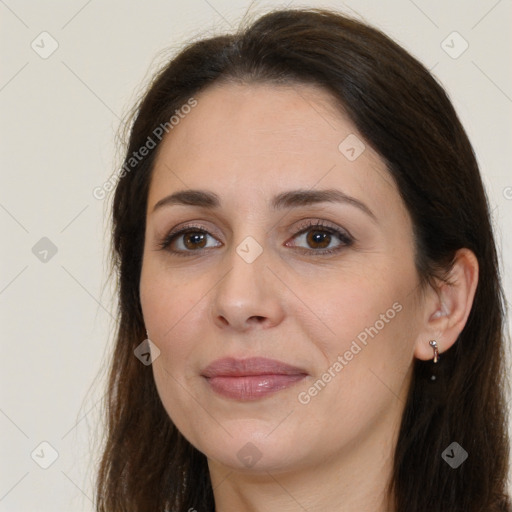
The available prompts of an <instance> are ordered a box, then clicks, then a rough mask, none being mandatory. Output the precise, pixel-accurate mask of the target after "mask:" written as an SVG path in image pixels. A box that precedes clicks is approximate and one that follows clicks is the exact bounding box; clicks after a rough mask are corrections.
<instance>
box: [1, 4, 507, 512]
mask: <svg viewBox="0 0 512 512" xmlns="http://www.w3.org/2000/svg"><path fill="white" fill-rule="evenodd" d="M250 3H251V2H249V1H247V0H241V1H237V2H234V1H233V0H151V1H144V2H143V1H135V2H127V1H121V0H101V1H100V0H89V1H87V0H73V1H60V2H59V1H55V0H52V1H50V0H47V1H45V2H28V1H15V0H5V1H2V2H0V20H1V27H2V28H1V31H0V40H1V45H0V54H1V67H0V120H1V121H0V126H1V133H0V148H1V154H0V165H1V188H0V226H1V229H2V251H1V270H0V308H1V309H0V311H1V322H2V324H1V325H2V355H3V357H1V358H0V371H1V383H2V387H1V394H0V432H1V434H2V436H1V438H2V441H1V450H2V451H1V458H2V469H1V479H0V511H17V512H20V511H34V510H38V511H41V512H42V511H51V512H60V511H62V512H64V511H66V512H67V511H70V510H73V511H92V510H93V504H92V500H93V480H94V469H95V465H96V463H97V459H98V457H99V453H98V452H97V450H96V449H95V446H94V443H93V441H94V439H95V438H96V439H98V438H100V437H101V428H100V424H99V412H100V407H99V405H100V401H101V398H102V396H103V393H104V385H105V382H104V372H101V371H100V370H101V368H102V365H104V363H105V358H106V357H107V355H108V352H109V350H110V346H111V342H112V335H111V333H112V331H113V328H114V325H115V301H114V299H113V296H112V295H113V293H112V287H111V286H110V284H108V282H107V272H108V265H107V255H106V252H107V250H108V215H107V206H108V204H109V203H107V202H106V200H99V199H96V198H95V197H94V196H93V190H94V188H95V187H97V186H101V185H102V184H103V183H104V182H105V181H106V180H108V178H109V176H110V175H111V174H112V173H113V172H114V171H116V170H117V168H118V167H117V166H118V164H119V154H118V152H116V146H115V134H116V133H117V132H118V131H119V126H120V120H121V119H122V118H123V116H125V115H126V114H127V112H128V111H129V109H130V108H131V107H132V105H133V104H134V101H135V100H136V99H137V94H138V93H139V92H140V91H141V90H142V86H143V84H144V83H145V82H146V80H147V79H148V77H149V76H150V74H149V73H150V72H151V71H154V70H155V69H156V66H157V65H158V64H159V63H160V62H162V59H163V56H165V55H168V54H169V51H170V52H173V51H176V50H178V49H179V47H180V45H182V44H183V43H184V42H185V41H186V40H188V39H189V38H190V37H192V36H194V37H195V36H199V35H200V34H211V33H212V32H214V31H218V30H229V29H231V28H234V27H235V26H236V25H237V22H238V21H239V20H240V19H241V17H242V16H243V14H244V13H245V12H246V10H247V8H248V7H249V5H250ZM284 5H285V3H279V2H258V3H256V4H255V5H253V6H252V8H251V12H252V13H254V14H258V13H262V12H264V11H265V10H267V9H268V8H269V7H270V6H273V7H278V6H281V7H283V6H284ZM288 5H292V6H299V5H307V6H312V7H335V8H338V9H339V10H341V11H342V12H346V13H349V14H354V15H357V16H358V17H360V18H362V19H364V20H366V21H368V22H369V23H371V24H373V25H375V26H377V27H378V28H380V29H382V30H384V32H386V33H387V34H389V35H390V36H391V37H393V38H394V39H395V40H396V41H397V42H399V43H400V44H402V45H403V46H404V47H405V48H406V49H407V50H409V51H410V52H411V53H412V54H413V55H414V56H416V57H417V58H418V59H419V60H420V61H421V62H423V63H424V64H425V65H426V66H427V67H428V68H429V69H431V70H433V73H434V75H435V76H436V77H437V78H438V79H439V80H440V82H441V83H442V84H443V85H444V86H445V88H446V89H447V91H448V93H449V95H450V97H451V98H452V100H453V102H454V105H455V107H456V109H457V111H458V113H459V115H460V117H461V120H462V122H463V124H464V126H465V128H466V130H467V132H468V134H469V137H470V139H471V141H472V143H473V146H474V148H475V151H476V154H477V157H478V161H479V163H480V165H481V170H482V174H483V178H484V181H485V184H486V187H487V192H488V195H489V199H490V202H491V207H492V212H493V217H494V221H495V225H496V234H497V240H498V245H499V248H500V251H501V254H502V270H503V275H504V284H505V290H506V293H507V296H508V297H509V298H510V297H511V296H512V293H511V292H512V280H511V278H512V273H511V270H512V269H511V266H510V260H511V253H512V235H511V234H512V229H511V227H512V173H511V170H510V162H511V161H512V143H511V142H512V116H511V113H512V68H511V62H512V55H511V52H512V35H511V34H512V31H511V30H510V26H511V21H512V5H511V2H510V1H496V0H481V1H479V2H467V1H463V0H457V1H450V2H446V1H445V0H435V1H432V0H429V1H427V0H416V1H414V2H413V1H412V0H410V1H409V0H392V1H385V2H382V1H378V0H372V1H356V0H352V1H347V2H334V1H331V2H314V1H313V2H308V3H304V4H299V3H298V2H293V1H292V2H289V3H288ZM454 31H456V32H458V33H459V34H460V36H461V37H462V38H463V39H461V38H460V37H459V36H454V35H453V34H452V33H453V32H454ZM42 32H47V33H48V34H49V35H47V34H43V35H41V33H42ZM448 36H450V37H448ZM454 37H455V39H454ZM447 38H448V39H447ZM464 40H465V41H466V42H467V44H468V45H469V46H468V48H467V49H466V51H464V52H463V53H462V54H461V55H460V56H458V55H456V54H458V53H459V52H460V51H461V50H462V49H463V47H464V46H465V43H464ZM443 41H446V42H445V43H442V42H443ZM443 44H444V46H443ZM56 45H58V47H57V48H56V50H55V51H54V52H53V53H51V51H52V49H53V47H54V46H56ZM447 46H448V48H450V47H451V48H450V49H448V48H447ZM162 50H168V51H166V52H163V53H162ZM445 50H448V52H451V53H452V55H451V56H450V55H449V54H448V53H447V52H446V51H445ZM50 53H51V55H50ZM454 56H457V58H453V57H454ZM41 239H43V240H41ZM509 325H510V324H509ZM42 442H46V443H49V445H46V444H43V445H40V443H42ZM53 450H55V453H56V454H58V456H57V458H56V459H55V461H53V458H55V453H54V451H53ZM31 454H32V455H31ZM52 457H53V458H52ZM52 461H53V463H52V464H51V465H50V466H49V467H48V468H47V469H43V468H42V467H41V465H48V464H50V463H51V462H52Z"/></svg>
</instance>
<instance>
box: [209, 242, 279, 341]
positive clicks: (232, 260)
mask: <svg viewBox="0 0 512 512" xmlns="http://www.w3.org/2000/svg"><path fill="white" fill-rule="evenodd" d="M268 262H269V261H268V258H267V257H266V254H265V250H264V251H263V252H262V253H261V254H260V255H259V256H258V257H257V258H256V259H255V260H254V261H252V262H250V263H249V262H248V261H246V260H245V259H244V258H243V257H242V256H240V254H239V253H237V251H236V247H234V248H233V250H232V251H231V252H230V254H229V257H228V256H226V260H225V264H226V265H225V270H224V271H223V272H222V274H223V275H224V277H223V278H222V279H221V280H220V281H219V282H218V284H217V286H215V288H214V290H213V299H212V315H213V321H214V324H215V325H217V326H218V327H220V328H222V329H232V330H236V331H239V332H244V331H249V330H253V329H267V328H270V327H274V326H276V325H278V324H279V323H280V322H281V321H282V320H283V317H284V308H283V303H282V293H283V285H282V283H280V281H279V279H277V278H276V276H275V275H274V273H273V272H272V271H271V270H269V268H268V267H267V263H268Z"/></svg>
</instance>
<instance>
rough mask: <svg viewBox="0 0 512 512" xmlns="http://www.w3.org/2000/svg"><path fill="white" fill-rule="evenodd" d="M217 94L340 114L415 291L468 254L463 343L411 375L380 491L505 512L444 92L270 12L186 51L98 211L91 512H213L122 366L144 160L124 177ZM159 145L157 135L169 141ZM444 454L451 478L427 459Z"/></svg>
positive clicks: (496, 410) (484, 226)
mask: <svg viewBox="0 0 512 512" xmlns="http://www.w3.org/2000/svg"><path fill="white" fill-rule="evenodd" d="M223 81H226V82H228V81H237V82H241V83H255V82H271V83H288V84H294V83H295V84H300V83H308V84H316V85H318V86H319V87H321V88H323V89H324V90H326V91H329V92H330V93H331V94H332V97H333V103H337V104H340V105H342V106H343V109H344V110H345V112H346V113H348V115H349V117H350V118H351V120H352V122H353V123H354V124H355V126H356V127H357V129H358V130H359V132H360V133H361V134H362V135H363V136H364V137H365V139H366V141H367V142H368V144H370V145H371V146H372V147H373V148H374V149H375V150H376V151H377V152H378V153H379V154H380V156H381V157H382V159H383V160H384V162H385V163H386V164H387V167H388V169H389V172H390V175H391V176H392V177H393V179H394V181H395V183H396V185H397V187H398V190H399V192H400V194H401V197H402V199H403V201H404V203H405V205H406V207H407V209H408V211H409V214H410V216H411V219H412V222H413V228H414V235H415V240H416V247H415V254H416V266H417V270H418V273H419V275H420V277H421V279H422V284H423V285H424V286H429V285H431V284H432V283H433V282H434V281H433V279H434V278H435V277H439V276H440V275H442V273H443V272H445V271H447V270H448V269H449V268H450V265H451V264H452V262H453V258H454V254H455V252H456V251H457V249H460V248H463V247H466V248H468V249H470V250H471V251H473V252H474V254H475V255H476V257H477V259H478V263H479V283H478V287H477V290H476V295H475V298H474V303H473V306H472V309H471V312H470V315H469V318H468V320H467V323H466V325H465V328H464V330H463V331H462V333H461V334H460V336H459V339H458V340H457V342H456V343H455V344H454V345H453V346H452V348H451V349H449V350H448V351H446V352H444V353H443V357H442V359H441V361H440V363H439V364H438V365H436V368H437V371H438V374H437V380H436V381H434V382H432V381H431V380H430V374H431V373H432V369H433V367H432V363H431V362H424V361H419V360H415V361H414V368H413V378H412V382H411V386H410V390H409V395H408V398H407V403H406V406H405V411H404V414H403V418H402V423H401V430H400V433H399V438H398V442H397V446H396V451H395V457H394V470H393V474H392V479H391V481H390V487H389V490H390V491H392V492H393V495H394V496H395V508H396V512H427V511H428V512H431V511H435V512H445V511H446V512H448V511H449V512H456V511H460V512H484V511H486V512H498V511H501V512H503V511H510V502H509V500H508V498H507V495H506V478H507V470H508V457H509V444H508V443H509V440H508V437H507V414H506V398H505V396H506V395H505V391H506V389H507V388H506V387H505V384H506V380H505V363H504V361H505V345H504V333H503V315H504V306H503V293H502V289H501V284H500V279H499V271H498V260H497V255H496V248H495V242H494V238H493V232H492V226H491V222H490V214H489V207H488V203H487V198H486V195H485V192H484V188H483V184H482V180H481V176H480V173H479V169H478V166H477V162H476V159H475V155H474V153H473V150H472V147H471V145H470V142H469V140H468V137H467V135H466V133H465V131H464V129H463V127H462V126H461V123H460V121H459V119H458V117H457V114H456V112H455V110H454V108H453V106H452V104H451V102H450V100H449V99H448V97H447V95H446V93H445V91H444V90H443V88H442V87H441V86H440V85H439V84H438V83H437V82H436V80H435V79H434V78H433V77H432V76H431V75H430V73H429V72H428V71H427V70H426V69H425V68H424V67H423V66H422V65H421V64H420V63H419V62H418V61H417V60H416V59H414V58H413V57H412V56H411V55H409V54H408V53H407V52H406V51H405V50H404V49H402V48H401V47H400V46H399V45H397V44H396V43H394V42H393V41H392V40H391V39H390V38H388V37H387V36H386V35H384V34H383V33H381V32H380V31H378V30H376V29H374V28H371V27H368V26H367V25H365V24H363V23H361V22H358V21H355V20H353V19H349V18H347V17H345V16H342V15H340V14H336V13H333V12H330V11H325V10H317V9H309V10H303V9H301V10H280V11H275V12H271V13H269V14H266V15H264V16H262V17H260V18H259V19H257V20H256V21H255V22H253V23H252V24H251V25H250V26H248V27H244V28H243V29H240V30H239V31H238V32H237V33H235V34H229V35H223V36H218V37H211V38H208V39H203V40H199V41H197V42H194V43H192V44H189V45H188V46H187V47H186V48H185V49H183V50H182V51H181V52H180V53H179V54H178V55H177V56H176V57H175V58H174V59H172V60H171V62H169V63H168V64H166V66H165V67H164V68H163V69H162V70H161V71H160V72H159V73H158V74H157V76H156V77H155V79H154V80H153V82H152V84H151V86H150V88H149V90H148V91H147V93H146V94H145V96H144V97H143V99H142V100H141V102H140V104H139V105H138V108H137V111H136V115H135V117H134V121H133V125H132V127H131V132H130V138H129V143H128V148H127V152H126V159H125V168H129V171H127V172H125V173H122V174H124V175H123V176H122V177H121V178H120V180H119V182H118V184H117V187H116V190H115V196H114V202H113V210H112V212H113V252H112V254H113V268H114V270H116V271H117V275H118V282H119V315H120V318H119V320H120V321H119V326H118V330H117V342H116V345H115V349H114V354H113V360H112V364H111V368H110V376H109V384H108V394H107V397H108V398H107V401H106V415H107V431H106V440H105V446H104V451H103V456H102V460H101V464H100V467H99V471H98V480H97V489H96V491H97V510H98V511H100V512H117V511H125V512H126V511H136V512H147V511H149V510H151V511H154V512H156V511H173V512H186V511H188V510H189V508H191V507H193V508H195V509H196V510H198V511H199V512H202V511H213V510H214V501H213V493H212V489H211V484H210V478H209V473H208V467H207V460H206V457H205V456H204V455H203V454H202V453H200V452H199V451H197V450H196V449H195V448H194V447H193V446H192V445H191V444H190V443H189V442H188V441H187V440H186V439H185V438H184V437H183V436H182V435H181V433H180V432H178V430H177V429H176V427H175V426H174V425H173V423H172V422H171V420H170V418H169V416H168V414H167V413H166V411H165V410H164V408H163V405H162V403H161V401H160V398H159V396H158V393H157V390H156V387H155V383H154V379H153V374H152V371H151V367H149V366H144V365H143V364H141V363H140V362H139V360H138V359H137V358H136V357H135V356H134V352H133V351H134V349H135V347H136V346H137V345H139V344H140V343H141V341H142V340H143V339H144V338H145V337H146V336H145V330H144V320H143V317H142V311H141V305H140V299H139V279H140V273H141V265H142V254H143V245H144V232H145V215H146V206H147V196H148V189H149V183H150V179H151V171H152V169H153V164H154V162H155V158H156V155H157V154H158V147H159V146H158V144H157V147H156V148H155V149H154V150H153V151H151V152H149V154H148V155H146V156H145V157H144V158H142V159H141V160H140V162H138V163H137V165H133V166H132V164H133V161H132V162H131V164H130V165H131V167H126V165H127V164H128V162H129V160H130V158H131V157H132V155H133V153H134V152H136V151H137V150H138V149H139V148H140V147H142V146H143V145H144V144H145V143H146V141H147V139H148V137H149V136H151V134H152V133H153V132H154V130H155V128H156V127H157V126H159V125H161V124H164V123H166V122H168V121H169V119H170V118H171V116H172V115H173V114H174V113H175V111H176V110H179V109H180V107H181V106H182V105H184V104H186V103H187V101H188V100H189V99H190V98H191V97H192V96H193V95H194V94H197V93H198V92H199V91H201V90H204V89H205V88H206V87H208V86H209V85H211V84H213V83H216V84H219V83H222V82H223ZM170 136H172V133H171V134H170ZM454 441H456V442H457V443H459V445H461V446H462V447H463V448H464V449H465V450H466V451H467V452H468V454H469V457H468V459H467V460H466V461H465V462H464V463H463V464H462V465H461V466H460V467H458V468H457V469H452V468H451V467H450V466H449V465H448V464H447V463H446V462H445V461H444V460H443V458H442V457H441V454H442V452H443V451H444V450H445V448H447V447H448V446H449V445H450V444H451V443H452V442H454Z"/></svg>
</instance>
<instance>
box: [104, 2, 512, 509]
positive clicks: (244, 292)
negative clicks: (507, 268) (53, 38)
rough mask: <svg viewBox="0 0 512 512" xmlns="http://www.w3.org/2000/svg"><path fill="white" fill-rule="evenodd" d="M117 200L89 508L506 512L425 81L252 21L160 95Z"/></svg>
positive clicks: (485, 312)
mask: <svg viewBox="0 0 512 512" xmlns="http://www.w3.org/2000/svg"><path fill="white" fill-rule="evenodd" d="M118 179H119V181H118V184H117V188H116V192H115V198H114V204H113V222H114V230H113V244H114V247H113V254H114V264H115V267H116V269H117V270H118V272H119V285H120V289H119V293H120V295H119V299H120V302H119V305H120V323H119V329H118V333H117V344H116V347H115V353H114V358H113V361H112V366H111V374H110V382H109V394H108V403H107V413H108V431H107V439H106V444H105V449H104V454H103V458H102V461H101V466H100V469H99V478H98V486H97V494H98V510H99V511H108V512H114V511H121V510H123V511H125V510H133V511H147V510H152V511H157V510H162V511H163V510H169V511H180V512H181V511H191V510H197V511H203V510H208V511H213V510H216V511H218V512H220V511H221V510H222V511H224V510H225V511H231V510H244V511H261V510H265V511H272V510H308V511H317V510H327V509H329V510H340V511H344V512H353V511H358V512H360V511H363V510H364V511H366V510H368V511H369V510H371V511H373V512H389V511H393V512H405V511H407V512H411V511H414V512H426V511H427V510H428V511H432V510H434V511H436V512H442V511H450V512H453V511H461V512H462V511H464V512H477V511H478V512H483V511H486V512H490V511H510V510H511V509H510V503H509V501H508V498H507V495H506V489H505V487H506V476H507V469H508V439H507V429H506V425H507V423H506V409H505V403H506V398H505V396H504V387H505V368H504V362H503V361H504V345H503V343H504V342H503V299H502V290H501V286H500V281H499V273H498V265H497V257H496V249H495V244H494V239H493V233H492V229H491V225H490V220H489V209H488V204H487V200H486V196H485V193H484V189H483V186H482V181H481V177H480V174H479V170H478V167H477V163H476V161H475V157H474V154H473V151H472V148H471V145H470V143H469V141H468V138H467V136H466V134H465V132H464V129H463V128H462V126H461V124H460V122H459V120H458V117H457V115H456V113H455V111H454V109H453V107H452V105H451V103H450V101H449V100H448V98H447V96H446V94H445V92H444V91H443V89H442V88H441V87H440V86H439V85H438V84H437V83H436V81H435V80H434V79H433V78H432V76H431V75H430V74H429V73H428V72H427V71H426V70H425V68H424V67H423V66H422V65H421V64H420V63H418V62H417V61H416V60H415V59H414V58H412V57H411V56H410V55H409V54H408V53H406V52H405V51H404V50H403V49H402V48H400V47H399V46H398V45H397V44H396V43H394V42H392V41H391V40H390V39H389V38H388V37H386V36H385V35H383V34H382V33H380V32H379V31H377V30H375V29H373V28H370V27H368V26H365V25H363V24H361V23H359V22H356V21H354V20H351V19H347V18H345V17H343V16H341V15H338V14H335V13H332V12H328V11H322V10H285V11H277V12H273V13H270V14H267V15H265V16H263V17H261V18H260V19H259V20H257V21H256V22H255V23H253V24H252V25H251V26H249V27H246V28H244V29H243V30H240V31H239V32H238V33H236V34H234V35H224V36H220V37H214V38H211V39H205V40H202V41H198V42H195V43H193V44H191V45H189V46H188V47H187V48H185V49H184V50H183V51H182V52H181V53H180V54H179V55H178V56H177V57H176V58H174V59H173V60H172V61H171V62H170V63H169V64H168V65H167V66H166V67H165V68H164V69H163V70H162V71H161V72H160V73H159V74H158V76H157V77H156V78H155V80H154V81H153V83H152V85H151V87H150V88H149V91H148V92H147V93H146V95H145V97H144V98H143V100H142V101H141V103H140V105H139V107H138V110H137V112H136V115H135V119H134V122H133V125H132V127H131V133H130V140H129V147H128V150H127V153H126V158H125V162H124V166H123V169H122V170H121V171H120V173H119V174H118ZM145 338H148V339H146V340H145ZM143 340H145V341H143Z"/></svg>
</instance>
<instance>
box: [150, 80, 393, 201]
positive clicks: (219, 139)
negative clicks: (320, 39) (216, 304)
mask: <svg viewBox="0 0 512 512" xmlns="http://www.w3.org/2000/svg"><path fill="white" fill-rule="evenodd" d="M195 99H196V101H197V106H195V107H194V108H193V109H191V110H190V112H189V113H188V114H186V115H184V116H183V117H182V118H181V119H180V121H179V123H178V124H177V125H175V126H174V127H173V129H172V131H170V132H169V133H168V134H167V135H166V137H165V138H164V140H163V141H162V144H161V147H160V150H159V155H158V158H157V160H156V163H155V168H154V171H153V176H152V183H151V187H150V197H149V201H148V207H150V206H151V204H154V203H156V202H157V201H158V199H159V197H161V196H163V195H165V194H167V193H169V192H170V191H173V190H178V189H184V188H211V189H214V190H215V191H216V192H218V193H219V195H226V196H229V195H230V194H231V197H233V198H235V197H239V198H240V197H242V196H244V197H245V199H246V200H245V201H244V203H245V204H248V203H247V199H248V198H250V199H249V200H250V202H252V201H253V200H256V198H257V197H258V195H259V196H261V197H269V196H270V195H274V194H275V193H276V192H278V191H280V190H284V189H289V188H303V189H304V188H307V189H311V188H313V187H316V186H317V185H318V186H321V187H322V188H323V187H326V188H327V187H338V188H341V189H343V191H344V192H346V193H351V194H353V195H359V196H363V197H366V196H368V195H373V196H374V199H376V200H378V199H379V198H380V200H383V201H389V200H390V198H389V194H394V195H395V198H394V199H396V200H399V198H398V196H397V191H396V189H395V187H394V184H393V183H392V179H391V177H390V175H389V172H388V171H387V169H386V166H385V164H384V163H383V161H382V159H381V158H380V157H379V155H378V154H377V153H376V152H375V151H374V150H373V149H372V148H371V147H370V146H369V144H368V143H367V142H366V141H364V139H363V137H362V136H361V135H360V134H359V133H358V132H357V129H356V128H355V126H354V124H353V123H352V122H351V121H350V120H349V118H348V117H347V116H346V115H345V114H344V113H343V111H342V109H341V108H340V107H339V106H338V105H337V103H336V101H335V99H334V98H333V97H332V96H331V95H330V94H329V93H328V92H327V91H324V90H323V89H321V88H319V87H317V86H313V85H302V84H301V85H299V84H293V85H280V84H279V85H275V84H231V83H229V84H222V85H216V86H213V87H210V88H208V89H206V90H204V91H202V92H201V93H200V94H198V95H196V96H195ZM347 150H348V152H347ZM359 153H360V154H359ZM354 157H356V158H354Z"/></svg>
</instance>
